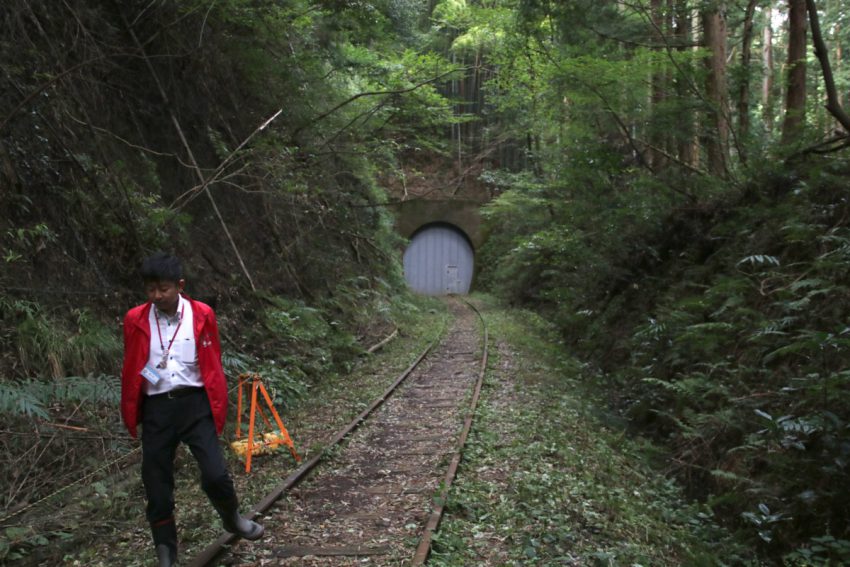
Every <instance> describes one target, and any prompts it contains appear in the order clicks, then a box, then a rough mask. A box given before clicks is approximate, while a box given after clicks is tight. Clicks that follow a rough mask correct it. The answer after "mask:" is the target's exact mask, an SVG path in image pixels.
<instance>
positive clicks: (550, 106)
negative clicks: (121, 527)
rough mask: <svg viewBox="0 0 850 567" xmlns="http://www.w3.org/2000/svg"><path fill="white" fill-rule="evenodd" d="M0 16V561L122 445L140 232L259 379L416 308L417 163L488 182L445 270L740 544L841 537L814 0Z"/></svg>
mask: <svg viewBox="0 0 850 567" xmlns="http://www.w3.org/2000/svg"><path fill="white" fill-rule="evenodd" d="M0 29H2V34H0V47H2V49H0V71H2V73H0V100H2V105H1V106H2V110H0V209H2V216H0V239H2V262H0V266H2V271H0V286H2V287H0V372H2V374H0V376H2V379H0V430H2V431H0V476H2V478H5V479H6V481H5V482H4V483H3V484H2V491H1V492H0V529H3V530H4V531H3V532H2V534H0V535H2V536H3V537H2V538H0V561H2V560H4V559H5V558H7V557H13V555H11V554H16V553H21V549H27V548H28V547H32V546H37V545H39V541H40V540H39V539H38V538H39V537H41V535H40V534H38V533H35V532H33V531H31V530H29V529H24V528H21V527H20V526H18V525H17V524H16V523H15V521H14V518H15V516H16V515H18V514H23V513H25V511H26V510H27V509H28V508H29V507H30V506H31V505H33V504H34V503H37V502H38V501H39V500H40V499H42V498H44V497H46V496H49V495H52V494H53V493H54V491H56V490H57V489H59V488H61V487H63V486H65V485H66V484H67V483H68V482H70V481H71V480H73V479H76V478H78V477H80V476H82V475H86V474H89V473H90V472H92V471H95V470H97V469H98V468H99V467H101V466H103V464H104V463H109V462H111V461H112V460H113V459H117V458H120V456H121V455H123V454H125V453H126V452H127V451H128V450H129V447H130V446H131V444H130V442H129V439H125V438H122V437H120V436H119V435H118V433H119V432H121V429H120V424H119V420H118V416H117V411H116V409H115V407H116V403H117V397H118V388H119V386H118V379H117V376H116V375H117V372H118V367H119V362H120V360H119V359H120V355H121V344H120V327H119V324H120V319H121V316H122V315H123V313H124V312H125V311H126V309H127V308H128V307H130V306H132V305H134V304H135V303H137V302H139V301H140V299H141V297H140V296H141V293H140V284H139V282H138V276H137V275H136V270H137V266H138V264H139V262H140V261H141V259H142V258H144V257H145V256H146V255H148V254H149V253H151V252H152V251H154V250H158V249H165V250H169V251H173V252H176V253H178V254H179V255H181V256H182V257H183V258H184V259H185V260H186V264H187V267H188V268H189V274H188V280H189V284H188V287H189V291H190V292H191V293H192V294H193V295H195V296H197V297H199V298H201V299H204V300H206V301H208V302H210V303H212V304H213V305H214V306H215V307H216V309H217V312H218V313H219V317H220V322H221V327H222V334H223V337H224V347H225V356H224V358H225V365H226V367H227V368H228V370H229V371H232V372H239V371H241V370H244V369H246V368H251V369H253V370H256V371H260V372H262V373H263V374H264V376H266V377H267V378H268V379H269V380H270V381H271V383H272V384H273V386H274V388H275V391H276V392H278V396H279V400H278V401H279V402H280V403H285V402H286V401H287V400H289V399H292V398H297V397H298V396H299V395H303V394H304V392H306V391H307V390H308V388H309V387H310V385H311V384H312V383H315V382H316V381H318V380H321V377H322V376H323V375H324V374H326V373H329V372H339V371H344V370H345V369H346V368H347V367H348V366H349V365H350V364H351V362H352V360H354V359H355V357H356V356H357V354H358V353H360V352H362V350H363V348H364V346H367V345H368V344H370V343H371V342H373V341H374V340H377V339H379V338H380V337H382V336H384V335H385V334H386V333H387V332H388V331H390V330H392V328H393V326H394V325H395V324H396V322H397V321H398V319H399V318H402V317H404V316H408V315H410V313H411V312H414V311H415V310H416V306H415V300H413V299H411V298H410V297H409V296H408V295H407V294H406V292H405V290H404V288H405V285H404V278H403V275H402V273H401V267H400V256H401V251H402V250H403V247H404V242H403V241H402V239H401V238H400V237H399V236H397V235H396V234H395V232H394V230H393V218H392V215H391V213H390V211H389V210H388V208H387V207H386V206H385V205H387V204H388V203H389V202H391V201H393V200H397V199H404V198H405V197H406V196H407V183H408V181H409V180H411V179H415V178H417V177H418V178H419V179H420V180H422V179H423V178H426V177H427V176H425V175H423V171H434V170H445V171H451V172H452V173H453V175H454V176H455V177H456V179H458V180H459V181H458V183H470V184H483V185H485V186H486V187H487V188H488V190H489V192H490V194H491V195H492V197H493V198H492V199H491V200H490V202H489V203H488V204H487V205H486V206H485V207H484V208H483V214H484V216H485V219H486V222H487V230H488V234H489V237H488V239H487V242H486V244H485V245H484V246H483V247H482V249H480V250H478V251H476V252H477V263H478V273H477V276H476V280H475V287H476V288H477V289H478V290H482V291H486V292H488V293H490V294H492V295H493V296H495V297H497V298H499V299H500V300H502V301H504V302H505V303H506V304H508V305H512V306H517V307H523V308H528V309H532V310H536V311H538V312H539V313H541V314H542V315H543V316H545V317H546V318H547V319H548V320H550V321H551V322H552V324H553V325H554V326H555V328H556V329H557V331H558V336H559V337H560V340H561V341H562V342H563V343H564V344H565V345H566V346H567V347H568V348H569V349H570V350H571V351H572V352H573V353H574V354H575V356H577V357H578V358H579V359H580V360H581V361H582V366H581V368H582V377H581V378H582V380H583V381H584V382H586V383H587V384H588V386H589V387H593V388H596V389H598V390H600V391H602V392H604V394H605V395H606V397H607V401H608V402H609V403H610V406H611V408H612V409H613V410H614V411H615V412H617V414H618V415H619V416H621V417H622V421H621V424H622V427H623V428H625V429H628V431H629V432H630V433H631V434H633V435H638V436H645V437H647V438H650V439H652V440H653V441H655V442H657V443H659V444H660V446H662V447H663V448H664V454H663V456H662V457H659V461H660V462H661V463H660V466H662V467H664V468H665V470H666V472H667V474H669V475H670V476H671V477H672V478H675V479H676V480H677V481H679V482H680V483H681V484H682V485H683V486H684V487H685V488H686V490H687V491H688V494H689V495H690V496H691V497H693V498H694V499H698V500H701V501H703V502H705V503H707V505H708V506H709V508H710V509H711V510H712V511H713V513H714V514H715V516H716V517H717V518H718V519H719V520H721V521H722V522H723V523H724V524H725V525H727V526H729V527H730V529H733V530H734V531H736V533H737V534H738V537H739V538H740V540H741V541H742V542H745V543H746V545H749V546H751V547H753V548H755V549H757V550H758V552H759V554H760V556H761V557H763V558H764V560H765V561H766V562H772V563H775V564H799V565H812V564H822V565H828V564H833V565H834V564H841V563H842V562H845V561H846V562H850V491H848V490H847V486H848V484H849V483H850V369H848V365H847V361H848V360H850V357H848V349H850V324H848V315H850V298H848V293H850V288H848V285H847V278H848V276H850V269H848V267H850V224H849V223H850V202H848V198H847V179H848V174H850V151H848V148H850V116H848V111H847V109H848V107H850V68H848V65H847V62H846V58H847V55H846V54H845V52H844V50H845V49H847V48H850V10H848V8H847V6H846V5H845V4H844V3H843V2H840V1H838V0H821V1H820V2H816V1H814V0H807V1H803V0H788V1H787V2H776V1H773V0H761V1H759V0H747V1H746V2H743V1H741V2H731V1H714V0H706V1H700V2H696V1H693V0H667V1H662V0H634V1H626V2H623V1H616V2H615V1H595V2H594V1H590V0H576V1H571V2H557V1H550V0H429V1H427V2H425V1H421V0H420V1H417V0H374V1H373V0H178V1H165V0H162V1H158V0H152V1H151V0H132V1H125V2H117V1H112V2H109V1H104V0H61V1H59V2H55V1H54V2H48V1H46V0H6V1H5V2H4V3H3V6H2V7H0ZM425 181H427V179H425ZM435 189H436V188H435ZM270 353H275V354H274V355H273V356H272V355H270ZM80 430H85V431H109V432H112V433H113V434H114V435H113V436H111V437H102V438H101V439H102V441H100V442H98V443H96V448H92V445H93V444H92V443H91V442H90V439H87V438H85V437H80V436H79V435H77V436H75V435H72V434H73V433H75V432H77V433H78V432H79V431H80ZM44 470H49V471H55V473H56V474H49V475H45V474H40V471H44ZM717 561H718V562H719V563H723V561H724V558H723V557H722V551H719V552H718V558H717Z"/></svg>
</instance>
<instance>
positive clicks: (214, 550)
mask: <svg viewBox="0 0 850 567" xmlns="http://www.w3.org/2000/svg"><path fill="white" fill-rule="evenodd" d="M444 331H445V322H444V324H443V329H441V331H440V333H439V334H438V335H437V338H435V339H434V340H433V341H431V343H430V344H429V345H428V347H427V348H426V349H425V350H424V351H422V353H421V354H420V355H419V356H418V357H416V359H415V360H414V361H413V362H412V363H411V364H410V366H408V367H407V368H406V369H405V370H404V372H402V373H401V375H400V376H399V377H398V378H396V380H395V381H394V382H393V383H392V384H391V385H390V386H389V387H388V388H387V389H386V390H384V392H383V393H382V394H381V395H380V396H378V397H377V398H376V399H375V400H374V401H373V402H372V403H371V404H370V405H369V407H368V408H366V409H365V410H363V411H362V412H361V413H360V414H359V415H358V416H357V417H355V418H354V419H353V420H352V421H351V422H350V423H348V425H346V426H345V427H344V428H343V429H342V430H340V431H339V432H338V433H337V434H336V435H335V436H334V437H333V438H332V439H331V440H330V441H329V442H328V443H327V445H325V447H324V448H323V449H322V451H321V452H319V453H318V454H316V455H315V456H313V457H312V458H311V459H309V460H308V461H307V462H305V463H304V464H303V465H301V466H300V467H299V468H298V469H296V470H295V471H294V472H293V473H292V474H290V475H289V476H288V477H286V479H285V480H284V481H283V482H282V483H281V484H280V485H278V486H277V488H275V489H274V490H272V491H271V492H270V493H269V494H268V495H266V497H265V498H263V500H261V501H260V502H259V503H258V504H256V505H255V506H254V507H253V508H252V509H251V510H250V511H249V512H248V513H247V514H245V516H246V517H247V518H249V519H254V518H255V517H256V516H258V515H259V514H262V513H264V512H265V511H266V510H268V509H269V508H271V507H272V506H273V505H274V503H275V502H277V501H278V500H280V498H281V497H282V496H283V495H284V493H286V492H287V491H288V490H291V489H292V488H294V487H295V486H297V485H298V484H299V483H300V482H301V481H302V480H304V479H305V478H306V477H307V475H308V474H309V473H310V472H311V471H312V470H313V469H314V468H315V467H316V465H318V464H319V463H320V462H321V461H322V459H323V458H324V457H325V456H326V455H327V454H328V452H329V451H330V450H331V449H332V448H333V447H335V446H336V445H339V444H340V443H341V442H342V441H343V440H344V439H345V438H346V437H347V436H348V435H349V434H350V433H351V432H353V431H354V430H355V429H357V428H358V427H360V425H361V424H362V423H363V421H365V420H366V418H367V417H369V415H370V414H371V413H372V412H374V411H375V410H376V409H378V408H379V407H380V406H381V405H383V403H384V402H385V401H386V400H387V399H388V398H389V397H390V396H391V395H392V394H393V392H394V391H395V390H396V389H397V388H398V387H399V386H400V385H401V384H402V383H403V382H404V381H405V380H406V379H407V377H408V376H410V374H411V373H412V372H413V371H414V370H415V369H416V367H417V366H419V363H421V362H422V360H423V359H424V358H425V357H426V356H427V355H428V353H429V352H431V350H432V349H433V348H434V346H435V345H436V344H437V343H438V341H439V340H440V337H442V335H443V332H444ZM238 538H239V536H237V535H235V534H231V533H227V532H225V533H223V534H222V535H221V536H219V537H218V539H216V540H215V541H214V542H213V543H211V544H210V545H208V546H207V547H206V548H204V549H203V550H201V552H200V553H199V554H198V555H196V556H195V557H194V558H193V559H192V561H191V562H190V563H189V567H205V566H207V565H209V564H210V563H212V562H213V561H214V560H215V559H216V558H217V557H218V556H219V555H220V554H221V553H222V552H223V551H224V549H225V547H226V546H227V545H229V544H230V543H232V542H234V541H236V540H237V539H238Z"/></svg>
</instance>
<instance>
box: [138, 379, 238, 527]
mask: <svg viewBox="0 0 850 567" xmlns="http://www.w3.org/2000/svg"><path fill="white" fill-rule="evenodd" d="M179 394H181V395H174V396H170V395H168V394H161V395H158V396H149V397H147V398H145V400H144V403H143V404H144V405H143V407H142V412H143V413H142V482H143V483H144V485H145V494H146V495H147V499H148V503H147V509H146V516H147V519H148V521H149V522H150V523H151V526H152V527H154V528H155V527H156V526H162V525H163V524H168V523H171V522H173V515H174V456H175V453H176V451H177V446H178V445H179V444H180V443H181V442H182V443H185V444H186V445H188V447H189V449H190V450H191V451H192V455H194V457H195V460H196V461H197V462H198V468H199V469H200V472H201V488H203V490H204V492H206V493H207V496H208V497H209V498H210V500H212V501H218V502H221V501H229V500H231V499H235V498H236V491H235V489H234V488H233V481H232V480H231V478H230V474H229V473H228V472H227V464H226V462H225V460H224V455H223V454H222V452H221V447H220V446H219V444H218V436H217V435H216V432H215V423H214V422H213V418H212V410H211V409H210V402H209V399H208V398H207V393H206V390H204V389H203V388H197V389H193V390H189V391H182V392H179ZM156 531H157V530H156V529H154V539H156Z"/></svg>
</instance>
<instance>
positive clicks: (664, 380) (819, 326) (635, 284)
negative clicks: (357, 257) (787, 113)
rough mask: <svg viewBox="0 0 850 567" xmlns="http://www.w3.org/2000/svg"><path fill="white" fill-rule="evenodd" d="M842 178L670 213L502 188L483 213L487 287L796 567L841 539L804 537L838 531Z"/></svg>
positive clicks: (849, 348) (637, 190) (759, 186)
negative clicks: (538, 317)
mask: <svg viewBox="0 0 850 567" xmlns="http://www.w3.org/2000/svg"><path fill="white" fill-rule="evenodd" d="M846 167H847V164H846V163H845V162H844V161H842V160H831V161H829V162H824V163H823V164H820V166H819V167H813V168H810V169H809V170H808V171H806V172H805V173H804V174H802V175H800V174H799V173H798V175H800V177H798V179H799V180H798V181H793V182H790V183H789V181H788V178H787V177H783V176H781V175H776V174H773V175H772V176H765V178H764V180H762V181H754V182H752V185H751V187H749V188H747V190H746V191H744V192H743V193H741V194H736V193H733V192H729V193H727V194H725V195H723V196H722V197H720V198H719V199H718V200H717V202H716V203H714V204H711V205H708V204H707V205H702V208H701V209H699V208H698V209H696V210H694V211H688V210H685V211H684V212H683V211H677V210H675V209H670V208H668V205H665V203H664V202H663V201H658V200H654V199H652V196H651V194H650V193H648V192H646V193H645V192H643V191H642V190H641V183H640V182H639V181H637V180H634V179H632V180H631V183H630V190H629V191H628V192H623V191H619V192H617V193H611V192H606V191H605V183H604V182H601V181H596V182H595V183H594V186H595V187H596V190H595V191H588V192H584V191H581V190H577V189H567V190H565V189H560V188H557V186H556V185H553V184H542V183H529V182H527V181H524V182H520V181H518V180H517V179H513V180H510V181H509V182H508V183H509V189H508V190H507V191H506V192H504V193H503V195H502V196H501V197H500V198H499V199H498V200H496V201H495V202H494V203H493V204H492V205H491V206H489V207H488V213H487V214H488V222H490V223H491V224H492V226H493V227H496V226H498V227H499V228H498V231H497V232H498V236H496V237H495V238H494V239H491V241H490V242H489V243H488V245H487V250H486V251H485V255H486V257H487V258H490V262H489V263H490V265H492V266H494V268H493V269H485V271H484V276H485V278H486V281H487V282H488V283H489V284H490V285H491V286H492V287H493V289H495V290H498V291H499V293H500V294H502V295H503V296H504V297H505V298H507V299H509V300H511V301H514V302H521V303H525V304H527V305H534V306H535V307H537V308H538V309H541V310H544V311H546V312H547V313H548V314H549V318H550V319H551V320H552V321H554V322H556V323H557V324H558V326H559V327H560V329H561V332H562V335H563V336H564V337H565V338H566V339H567V340H568V341H569V342H570V343H571V344H572V345H573V348H574V349H576V351H577V352H579V353H581V354H582V356H584V357H585V358H586V359H587V360H588V362H589V363H590V364H592V365H593V366H595V367H599V368H601V369H602V370H603V372H601V373H599V374H596V373H591V374H590V376H591V377H592V379H594V380H600V381H601V383H603V384H606V385H608V387H610V388H611V401H612V403H614V404H615V405H616V406H617V407H619V408H620V409H621V410H622V412H623V414H624V415H625V416H626V417H628V418H629V419H630V420H631V421H632V423H634V424H635V425H636V426H639V427H641V428H643V429H644V430H645V431H649V432H652V433H654V434H655V435H657V436H658V438H659V439H664V440H665V441H666V442H667V443H668V444H669V446H670V447H671V449H672V450H673V451H674V454H675V462H676V463H677V465H676V467H675V472H676V474H677V475H678V476H679V478H681V479H682V480H683V481H685V482H686V483H687V485H688V486H689V487H690V489H691V490H692V492H693V494H695V495H697V496H700V497H704V498H707V499H708V501H709V502H710V503H711V504H712V506H713V508H714V510H715V511H717V512H718V513H720V514H723V515H725V516H726V517H727V518H730V521H731V522H733V523H735V524H737V525H738V526H739V527H740V529H741V531H742V533H743V534H747V536H748V537H750V538H751V541H752V542H753V543H754V545H757V546H759V547H760V548H761V549H763V550H764V551H765V552H766V553H771V554H780V555H781V554H782V553H788V552H791V556H789V557H792V558H793V559H794V560H795V561H803V559H804V558H805V557H810V558H812V561H827V560H831V561H836V560H840V558H841V557H842V556H841V555H840V554H841V553H843V551H841V549H843V548H841V546H840V544H835V546H833V547H830V548H829V550H826V547H825V546H823V545H815V544H810V543H806V542H807V541H809V538H819V537H832V538H835V541H838V540H839V539H840V538H841V534H842V531H841V530H842V529H843V528H841V526H846V525H847V522H848V521H850V517H848V516H847V513H846V511H847V510H850V501H848V500H847V495H846V494H845V493H843V492H842V491H841V489H839V488H838V487H841V486H845V485H846V484H847V482H848V481H850V467H848V465H847V463H850V453H848V447H850V427H848V416H850V395H848V390H847V383H848V382H847V380H848V373H847V370H846V368H845V366H846V360H847V356H848V352H850V331H848V327H847V323H846V320H847V314H848V309H850V303H848V302H847V299H846V298H847V297H848V294H847V286H846V278H847V275H848V269H847V266H848V263H847V260H848V254H850V252H848V250H850V229H848V227H847V221H846V219H847V218H848V216H847V205H846V203H845V202H844V199H843V191H844V190H843V189H841V188H839V186H838V185H837V184H836V183H835V180H834V176H835V175H837V174H838V173H839V172H841V171H845V170H846ZM577 169H578V166H577V165H576V166H575V167H574V169H573V170H572V171H576V170H577ZM584 178H585V179H593V177H591V176H589V175H587V174H585V175H584ZM620 181H621V182H622V181H623V180H622V178H621V179H620ZM766 195H770V197H769V198H767V197H762V196H766ZM565 202H568V203H569V206H566V205H565ZM665 210H666V211H668V212H666V213H665ZM660 214H664V215H666V218H665V220H664V221H658V220H657V219H658V218H659V215H660ZM830 541H833V540H830ZM797 545H800V546H801V547H800V548H799V549H798V550H797V551H793V552H792V551H791V550H793V549H794V547H795V546H797ZM825 550H826V551H825Z"/></svg>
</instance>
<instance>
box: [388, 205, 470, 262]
mask: <svg viewBox="0 0 850 567" xmlns="http://www.w3.org/2000/svg"><path fill="white" fill-rule="evenodd" d="M480 208H481V203H480V202H479V201H472V200H463V199H444V200H436V199H435V200H428V199H411V200H409V201H402V202H398V203H393V205H391V209H392V210H393V212H394V214H395V217H396V230H397V231H398V233H399V234H401V235H402V236H403V237H405V238H408V239H409V238H413V235H414V234H415V233H416V232H417V231H418V230H420V229H421V228H422V227H425V226H428V225H430V224H434V223H446V224H449V225H452V226H455V227H457V228H458V229H459V230H460V231H461V232H463V234H464V235H465V236H466V238H467V239H468V240H469V242H470V244H472V248H473V249H474V250H478V249H479V248H480V247H481V245H482V244H483V243H484V234H483V231H482V226H481V213H480Z"/></svg>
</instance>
